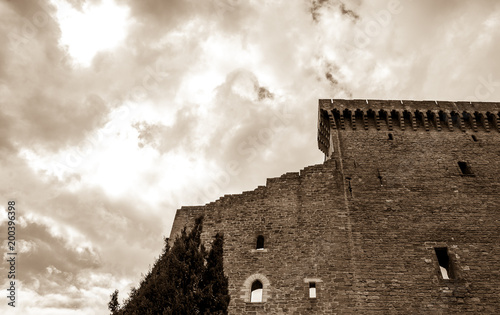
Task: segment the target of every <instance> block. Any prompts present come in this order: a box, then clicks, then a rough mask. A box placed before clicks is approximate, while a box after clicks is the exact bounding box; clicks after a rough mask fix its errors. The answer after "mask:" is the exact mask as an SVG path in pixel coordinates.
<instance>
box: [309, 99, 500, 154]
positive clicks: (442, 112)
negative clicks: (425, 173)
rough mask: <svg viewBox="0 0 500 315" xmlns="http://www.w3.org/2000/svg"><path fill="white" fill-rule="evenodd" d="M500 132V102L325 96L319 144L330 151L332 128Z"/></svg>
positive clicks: (321, 105)
mask: <svg viewBox="0 0 500 315" xmlns="http://www.w3.org/2000/svg"><path fill="white" fill-rule="evenodd" d="M346 129H349V130H370V129H373V130H378V131H393V130H401V131H409V132H411V131H426V132H434V131H435V132H453V131H462V132H465V131H466V130H471V131H473V132H492V131H494V132H500V103H496V102H441V101H439V102H438V101H395V100H344V99H321V100H319V109H318V147H319V149H320V150H321V151H322V152H323V153H325V154H328V152H329V148H330V143H331V141H330V131H331V130H346Z"/></svg>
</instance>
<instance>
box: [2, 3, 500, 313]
mask: <svg viewBox="0 0 500 315" xmlns="http://www.w3.org/2000/svg"><path fill="white" fill-rule="evenodd" d="M0 42H1V43H2V45H0V109H1V110H0V197H1V198H0V209H1V210H2V213H4V214H3V215H2V216H1V217H0V235H1V236H0V239H1V240H2V249H1V253H2V261H3V263H2V264H1V265H0V277H1V278H0V283H1V285H2V286H1V288H2V290H3V291H2V292H6V291H5V290H4V289H6V288H7V280H8V279H7V277H6V274H7V264H6V263H5V260H6V257H7V256H6V238H7V229H6V224H7V216H6V214H5V208H6V207H7V202H8V201H9V200H15V202H16V205H17V207H16V211H17V218H16V224H17V243H16V245H17V252H18V265H17V277H16V280H17V286H18V307H16V309H15V310H13V309H12V308H11V307H8V306H7V300H6V297H5V296H6V295H5V294H4V295H2V297H0V313H2V314H42V315H43V314H51V315H54V314H106V313H107V302H108V301H109V295H110V294H111V293H112V292H113V291H114V289H119V290H120V300H121V299H123V298H126V297H127V294H128V292H129V291H130V288H131V287H132V286H135V285H137V284H138V281H139V279H140V277H141V273H146V272H147V270H148V266H150V265H152V264H153V263H154V259H155V257H158V255H159V254H160V253H161V249H162V246H163V238H164V237H167V236H168V235H169V232H170V228H171V225H172V222H173V218H174V215H175V211H176V209H178V208H180V207H181V206H183V205H201V204H205V203H207V202H210V201H213V200H215V199H217V198H219V197H220V196H222V195H224V194H234V193H239V192H242V191H244V190H253V189H254V188H256V187H257V186H258V185H264V184H265V182H266V178H268V177H277V176H280V175H281V174H283V173H286V172H291V171H299V170H300V169H302V168H304V167H305V166H308V165H312V164H317V163H321V162H323V156H322V154H321V152H320V151H319V150H318V149H317V143H316V119H317V106H318V102H317V100H318V99H319V98H361V99H412V100H424V99H426V100H450V101H453V100H470V101H500V61H499V52H500V2H498V1H495V0H491V1H465V0H463V1H451V0H448V1H443V0H426V1H411V0H408V1H403V0H402V1H401V2H399V1H389V0H370V1H368V0H364V1H363V0H352V1H347V0H345V1H344V0H330V1H328V0H323V1H322V0H318V1H316V0H314V1H306V0H294V1H284V0H282V1H250V0H249V1H243V0H206V1H201V0H190V1H189V0H187V1H186V0H185V1H178V0H172V1H164V0H141V1H139V0H102V1H101V0H87V1H85V0H39V1H35V0H0Z"/></svg>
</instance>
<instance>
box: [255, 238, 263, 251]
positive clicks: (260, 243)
mask: <svg viewBox="0 0 500 315" xmlns="http://www.w3.org/2000/svg"><path fill="white" fill-rule="evenodd" d="M255 248H256V249H264V236H262V235H259V236H257V246H256V247H255Z"/></svg>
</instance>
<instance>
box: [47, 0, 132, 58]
mask: <svg viewBox="0 0 500 315" xmlns="http://www.w3.org/2000/svg"><path fill="white" fill-rule="evenodd" d="M53 3H54V5H55V6H56V7H57V19H58V22H59V26H60V28H61V33H62V35H61V38H60V42H59V44H60V45H62V46H67V48H68V53H69V54H70V55H71V57H72V58H73V59H74V60H75V61H76V62H77V63H78V64H81V65H83V66H88V65H90V63H91V62H92V58H94V56H95V55H96V54H97V53H98V52H99V51H103V50H108V49H111V48H113V47H115V46H117V45H118V44H119V43H120V42H121V41H122V40H123V39H124V38H125V36H126V35H127V27H126V26H127V18H128V16H129V11H130V10H129V9H128V8H126V7H120V6H118V5H116V3H115V2H114V1H111V0H103V1H102V2H101V3H99V4H98V5H89V4H88V3H85V4H84V5H83V7H82V10H81V11H79V10H78V9H76V8H74V7H73V6H72V5H71V4H69V3H68V2H66V1H64V0H53Z"/></svg>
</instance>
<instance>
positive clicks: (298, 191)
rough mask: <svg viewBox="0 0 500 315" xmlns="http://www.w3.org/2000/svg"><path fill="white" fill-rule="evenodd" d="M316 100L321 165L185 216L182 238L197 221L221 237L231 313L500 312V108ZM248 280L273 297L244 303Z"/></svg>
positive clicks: (208, 235)
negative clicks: (442, 250)
mask: <svg viewBox="0 0 500 315" xmlns="http://www.w3.org/2000/svg"><path fill="white" fill-rule="evenodd" d="M319 103H320V104H319V105H320V106H319V110H320V112H319V122H318V127H319V131H318V145H319V147H320V149H321V150H322V151H323V152H324V153H325V154H326V155H327V161H326V162H325V163H324V164H321V165H314V166H309V167H306V168H304V169H303V170H301V171H300V173H287V174H285V175H283V176H281V177H279V178H273V179H269V180H268V181H267V184H266V186H261V187H259V188H257V189H255V190H254V191H251V192H244V193H242V194H239V195H229V196H224V197H222V198H220V199H219V200H217V201H215V202H212V203H209V204H207V205H205V206H198V207H183V208H181V209H180V210H178V211H177V214H176V217H175V221H174V226H173V228H172V234H171V235H172V236H173V235H175V234H176V233H178V232H179V231H180V229H181V228H182V227H183V226H184V225H185V224H187V225H191V224H192V223H193V222H194V218H195V217H197V216H199V215H201V214H203V215H204V216H205V221H204V234H203V239H204V240H205V242H208V241H209V240H211V239H212V238H213V236H214V235H215V233H217V232H224V235H225V244H224V264H225V266H224V267H225V272H226V274H227V275H228V277H229V290H230V294H231V303H230V314H462V313H471V314H477V313H481V314H499V313H500V206H499V205H500V133H499V130H498V128H497V125H495V124H496V122H497V121H498V120H500V116H499V110H500V105H499V104H498V103H472V104H469V103H468V102H467V103H464V102H459V103H453V102H434V101H432V102H414V101H411V102H409V101H403V102H401V101H368V102H367V101H365V100H352V101H347V100H333V101H331V100H320V102H319ZM405 110H406V112H405ZM356 111H358V116H356ZM381 111H382V112H381ZM391 111H394V115H392V116H391ZM344 112H345V114H346V115H347V114H348V113H347V112H351V113H354V114H351V115H354V119H352V118H353V117H351V116H349V117H346V115H344ZM361 112H362V113H361ZM384 112H386V113H389V115H387V114H385V116H384ZM422 113H423V114H422ZM433 113H436V116H433ZM453 113H454V114H453ZM398 115H400V116H398ZM405 115H406V116H405ZM424 115H425V117H424ZM453 115H456V117H455V118H453ZM468 115H469V116H468ZM495 115H496V116H495ZM347 116H348V115H347ZM358 117H360V118H361V120H358V119H357V118H358ZM398 117H400V118H398ZM464 117H465V118H464ZM471 117H473V118H474V119H472V118H471ZM457 118H458V119H457ZM352 121H354V122H355V124H356V125H357V127H354V128H353V123H352ZM485 121H486V122H488V121H489V122H490V123H489V124H488V123H485ZM401 122H403V124H401ZM402 125H406V128H403V127H402ZM449 126H452V127H455V128H449ZM389 134H391V136H392V137H389ZM472 135H474V136H475V138H476V139H473V138H472ZM391 138H392V140H391ZM458 162H466V163H468V166H469V167H470V171H472V173H473V174H470V175H463V174H462V171H461V169H460V167H459V165H458ZM258 235H263V236H264V237H265V246H264V247H265V250H255V246H256V239H257V236H258ZM436 247H447V248H448V252H449V256H450V258H451V260H452V267H453V269H454V272H455V275H456V276H455V278H454V279H451V280H444V279H442V277H441V273H440V271H439V264H438V261H437V257H436V254H435V251H434V248H436ZM252 276H253V277H254V278H258V277H260V276H262V277H265V278H266V279H265V281H267V282H266V285H264V291H265V295H266V302H265V303H249V302H247V301H248V300H249V292H250V289H249V288H248V281H247V282H246V280H247V279H249V278H250V277H252ZM252 279H253V278H252ZM311 279H314V281H315V282H316V290H317V298H316V299H310V298H309V283H308V281H312V280H311ZM262 282H264V281H262Z"/></svg>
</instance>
